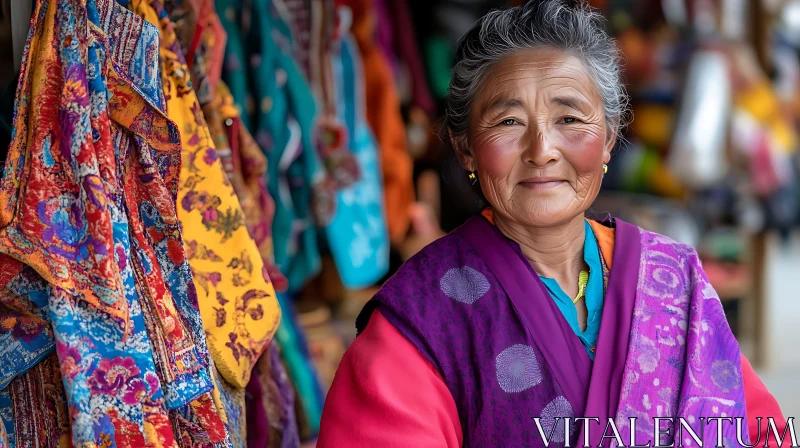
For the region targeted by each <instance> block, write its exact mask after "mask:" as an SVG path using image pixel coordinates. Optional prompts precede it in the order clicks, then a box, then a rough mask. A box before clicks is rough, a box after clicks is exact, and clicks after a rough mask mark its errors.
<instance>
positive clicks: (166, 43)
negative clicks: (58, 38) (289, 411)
mask: <svg viewBox="0 0 800 448" xmlns="http://www.w3.org/2000/svg"><path fill="white" fill-rule="evenodd" d="M130 8H131V10H132V11H134V12H136V13H137V14H139V15H141V16H143V17H144V18H145V19H146V20H148V21H149V22H151V23H153V24H156V25H158V26H159V27H160V32H161V52H160V55H161V64H162V71H161V73H162V76H163V85H164V93H165V97H166V105H167V106H166V108H167V114H168V115H169V117H170V118H172V119H173V120H175V122H176V123H177V125H178V128H179V129H180V134H181V140H182V158H183V163H182V166H181V174H180V185H179V189H178V197H177V201H178V204H179V206H178V217H179V219H180V226H181V230H182V233H183V238H184V241H185V244H186V253H187V257H188V260H189V263H190V265H191V268H192V274H193V276H194V281H195V283H196V285H197V286H198V289H197V293H198V296H199V297H198V302H199V304H200V311H201V314H202V317H203V319H202V321H203V322H206V326H205V334H206V336H207V337H208V343H209V350H210V352H211V356H212V358H213V359H214V362H215V365H216V367H217V369H218V370H219V372H220V373H221V374H222V377H223V378H224V379H225V380H226V381H228V382H229V383H231V385H233V386H236V387H240V388H244V387H245V386H246V385H247V382H248V381H249V376H250V371H251V370H252V366H253V364H255V362H256V360H257V359H258V357H259V356H260V355H261V353H262V352H263V351H264V349H265V347H266V345H267V344H268V342H269V340H270V338H271V337H272V335H273V334H274V332H275V329H276V328H277V325H278V322H279V320H280V309H279V307H278V303H277V301H276V300H275V292H274V290H273V288H272V286H271V284H270V283H269V282H268V279H266V278H265V275H264V274H265V271H264V267H263V263H262V262H261V257H260V254H259V253H258V250H257V248H256V246H255V244H254V243H253V241H252V239H251V238H250V236H249V234H248V232H247V228H246V226H245V221H244V215H243V213H242V209H241V207H240V205H239V201H238V200H237V199H236V195H235V193H234V191H233V188H232V186H231V185H230V183H229V182H228V179H227V177H226V176H225V173H224V172H223V169H222V164H221V162H220V160H219V157H218V155H217V152H216V150H215V149H214V146H213V142H212V140H211V136H210V134H209V131H208V128H207V127H206V123H205V119H204V117H203V114H202V111H201V108H200V104H199V103H198V100H197V96H196V95H195V93H194V91H193V90H192V82H191V81H190V76H189V71H188V67H187V66H186V63H185V61H184V59H183V54H182V50H181V48H180V45H179V42H178V41H177V36H176V34H175V31H174V29H173V27H172V25H171V22H170V21H169V18H168V16H167V14H166V10H165V9H164V8H163V6H162V5H161V3H160V2H159V1H158V0H153V1H150V2H146V1H144V0H133V1H131V2H130Z"/></svg>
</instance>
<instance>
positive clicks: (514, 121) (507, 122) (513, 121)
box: [500, 118, 517, 126]
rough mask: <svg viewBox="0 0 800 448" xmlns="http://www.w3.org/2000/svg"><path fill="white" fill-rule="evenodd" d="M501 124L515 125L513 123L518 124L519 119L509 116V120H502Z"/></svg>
mask: <svg viewBox="0 0 800 448" xmlns="http://www.w3.org/2000/svg"><path fill="white" fill-rule="evenodd" d="M500 124H502V125H503V126H513V125H515V124H517V120H515V119H513V118H509V119H507V120H503V121H501V122H500Z"/></svg>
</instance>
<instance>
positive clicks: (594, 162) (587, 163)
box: [561, 129, 605, 174]
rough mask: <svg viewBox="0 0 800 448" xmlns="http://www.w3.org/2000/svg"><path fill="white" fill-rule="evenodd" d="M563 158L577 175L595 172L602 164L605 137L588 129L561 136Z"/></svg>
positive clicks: (569, 132)
mask: <svg viewBox="0 0 800 448" xmlns="http://www.w3.org/2000/svg"><path fill="white" fill-rule="evenodd" d="M562 138H563V142H562V145H561V147H562V148H564V157H565V158H566V159H567V161H569V163H570V165H572V167H573V168H575V171H577V172H578V173H579V174H581V173H588V172H594V171H597V170H598V169H599V168H600V166H601V165H602V163H603V150H604V148H605V136H604V135H603V134H602V132H596V131H594V130H590V129H583V130H581V129H575V130H571V131H567V132H564V133H563V134H562Z"/></svg>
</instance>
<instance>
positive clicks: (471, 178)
mask: <svg viewBox="0 0 800 448" xmlns="http://www.w3.org/2000/svg"><path fill="white" fill-rule="evenodd" d="M469 181H470V182H469V183H470V184H471V185H475V183H476V182H478V176H477V175H475V172H474V171H473V172H471V173H469Z"/></svg>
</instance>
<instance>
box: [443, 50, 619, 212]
mask: <svg viewBox="0 0 800 448" xmlns="http://www.w3.org/2000/svg"><path fill="white" fill-rule="evenodd" d="M615 139H616V135H613V134H611V133H609V132H608V130H607V127H606V122H605V115H604V110H603V101H602V98H601V97H600V94H599V92H598V91H597V87H596V86H595V84H594V82H593V81H592V78H591V76H590V75H589V72H588V71H587V69H586V66H585V65H584V64H583V62H582V60H581V59H580V58H578V57H576V56H573V55H572V54H570V53H567V52H564V51H560V50H555V49H537V50H529V51H524V52H519V53H516V54H514V55H511V56H508V57H506V58H504V59H502V60H500V61H498V62H497V63H496V64H495V66H494V67H493V68H492V70H491V71H490V72H489V73H488V75H487V76H486V77H485V79H484V81H483V86H482V88H481V90H480V92H478V95H477V98H476V101H474V103H473V106H472V110H471V111H470V129H469V131H468V135H467V139H466V140H465V141H463V140H462V141H460V142H459V141H456V142H454V143H455V144H456V148H457V149H458V152H459V155H460V158H461V162H462V164H463V165H464V167H465V168H466V169H467V170H469V171H476V172H477V175H478V178H479V180H480V186H481V189H482V190H483V194H484V195H485V196H486V199H487V200H488V201H489V203H490V204H491V205H492V208H493V209H494V213H495V214H500V215H501V216H503V217H504V218H506V219H511V220H512V221H515V222H517V223H519V224H522V225H526V226H533V227H550V226H553V225H557V224H561V223H564V222H567V221H569V220H571V219H573V218H575V217H576V216H578V215H580V214H582V213H583V212H584V211H586V209H587V208H589V206H590V205H591V203H592V201H594V199H595V197H596V196H597V192H598V191H599V189H600V184H601V181H602V178H603V164H604V163H608V161H609V158H610V157H611V149H612V147H613V145H614V141H615Z"/></svg>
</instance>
